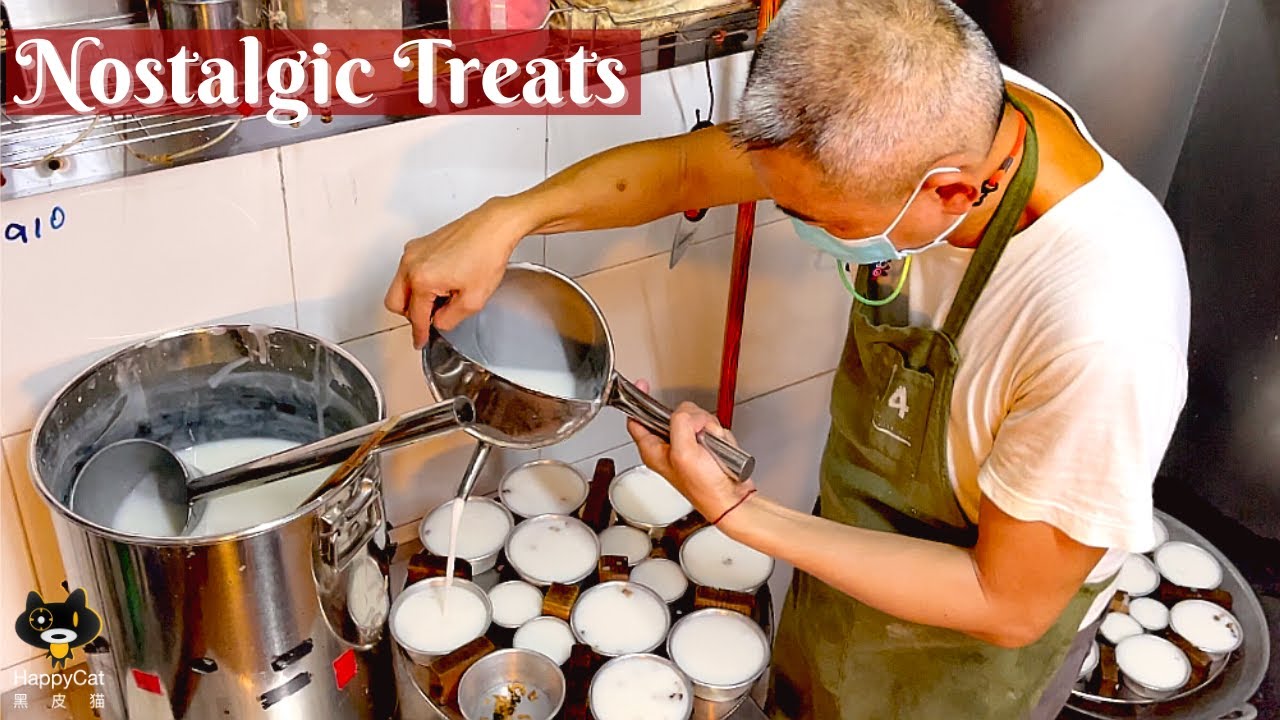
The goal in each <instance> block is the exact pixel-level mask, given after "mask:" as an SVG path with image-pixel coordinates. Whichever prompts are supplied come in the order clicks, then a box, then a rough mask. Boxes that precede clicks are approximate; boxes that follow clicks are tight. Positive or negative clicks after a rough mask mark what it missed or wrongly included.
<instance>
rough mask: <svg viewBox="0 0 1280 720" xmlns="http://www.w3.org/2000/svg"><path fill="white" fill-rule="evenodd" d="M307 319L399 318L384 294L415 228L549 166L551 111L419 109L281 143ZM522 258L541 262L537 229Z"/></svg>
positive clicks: (346, 335) (340, 329)
mask: <svg viewBox="0 0 1280 720" xmlns="http://www.w3.org/2000/svg"><path fill="white" fill-rule="evenodd" d="M281 163H282V170H283V174H284V195H285V199H286V201H287V203H288V213H289V235H290V238H291V247H292V252H293V267H294V280H295V282H296V285H297V296H298V319H299V325H300V327H301V329H303V330H306V331H309V332H314V333H316V334H318V335H321V336H323V337H328V338H336V339H339V340H347V339H350V338H354V337H360V336H363V335H368V334H370V333H374V332H378V331H380V330H386V329H389V328H393V327H396V326H398V325H402V324H403V323H404V320H403V319H402V318H400V317H399V316H396V315H392V314H391V313H389V312H387V311H386V310H385V309H384V308H383V306H382V299H383V295H384V293H385V292H386V290H387V285H388V283H390V282H391V278H392V276H393V274H394V271H395V269H396V265H397V264H398V263H399V261H400V251H401V249H402V248H403V246H404V244H405V243H406V242H407V241H409V240H410V239H412V238H415V237H418V236H420V235H425V234H427V233H428V232H430V231H432V230H435V229H437V228H439V227H440V226H442V225H445V224H447V223H448V222H450V221H452V220H453V219H455V218H457V217H458V216H459V215H462V214H463V213H465V212H467V211H468V210H471V209H473V208H475V207H477V206H478V205H480V204H481V203H482V202H484V201H485V200H486V199H488V198H490V197H492V196H494V195H505V194H510V193H514V192H518V191H520V190H524V189H525V188H527V187H529V186H531V185H535V184H537V183H539V182H541V181H542V180H543V179H544V178H545V177H546V118H545V117H544V116H530V117H524V116H517V117H493V116H467V115H449V116H441V117H429V118H420V119H417V120H410V121H406V122H401V123H397V124H394V125H386V126H383V127H378V128H372V129H369V130H364V131H361V132H356V133H347V134H344V135H337V136H334V137H330V138H325V139H322V140H316V141H312V142H307V143H300V144H298V145H290V146H288V147H285V148H282V149H281ZM515 259H517V260H529V261H534V262H542V238H541V237H531V238H528V239H526V240H525V241H524V243H522V245H521V247H520V248H519V249H518V251H517V255H516V257H515Z"/></svg>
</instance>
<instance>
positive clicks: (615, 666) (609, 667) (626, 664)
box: [587, 653, 694, 720]
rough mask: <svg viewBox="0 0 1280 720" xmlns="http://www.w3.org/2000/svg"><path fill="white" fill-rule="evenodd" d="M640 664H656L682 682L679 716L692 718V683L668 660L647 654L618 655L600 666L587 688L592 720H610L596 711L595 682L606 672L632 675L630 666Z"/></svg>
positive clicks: (684, 718)
mask: <svg viewBox="0 0 1280 720" xmlns="http://www.w3.org/2000/svg"><path fill="white" fill-rule="evenodd" d="M640 663H658V664H660V665H664V666H666V667H668V668H670V669H671V670H672V671H673V672H674V673H675V674H676V676H677V677H679V678H680V679H681V680H682V681H683V683H684V707H683V709H682V710H681V711H680V716H681V718H682V720H688V719H689V718H690V717H692V716H693V698H694V694H693V685H692V683H690V682H689V678H688V677H687V676H686V675H685V674H684V673H682V672H680V668H678V667H676V664H675V663H673V662H671V661H670V660H668V659H666V658H664V657H658V656H657V655H651V654H648V653H633V654H630V655H620V656H618V657H616V658H613V659H612V660H610V661H608V662H606V663H605V664H604V665H602V666H600V669H599V670H598V671H596V674H595V675H594V676H593V677H592V678H591V684H590V685H589V686H588V687H587V708H588V709H589V710H590V711H591V717H592V718H594V720H612V719H611V718H604V717H601V716H600V714H599V712H598V711H597V710H596V700H595V697H596V690H597V681H598V680H599V679H600V678H601V677H602V676H605V673H606V671H608V672H623V673H629V672H631V673H633V672H634V670H632V666H635V665H638V664H640Z"/></svg>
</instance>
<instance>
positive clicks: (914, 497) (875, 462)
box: [769, 98, 1105, 720]
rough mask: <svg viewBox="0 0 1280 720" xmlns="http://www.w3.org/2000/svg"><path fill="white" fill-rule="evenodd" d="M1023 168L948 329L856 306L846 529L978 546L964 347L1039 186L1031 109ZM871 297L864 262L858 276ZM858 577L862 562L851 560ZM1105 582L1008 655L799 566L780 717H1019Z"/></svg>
mask: <svg viewBox="0 0 1280 720" xmlns="http://www.w3.org/2000/svg"><path fill="white" fill-rule="evenodd" d="M1010 101H1011V102H1012V103H1013V104H1014V106H1015V107H1016V108H1017V109H1018V110H1019V111H1020V112H1022V114H1023V115H1025V116H1026V118H1027V123H1028V128H1027V138H1026V145H1025V152H1024V154H1023V161H1022V165H1021V166H1020V167H1019V168H1018V171H1017V173H1016V174H1015V175H1014V177H1013V178H1012V180H1011V182H1010V184H1009V186H1008V190H1007V191H1006V193H1005V196H1004V198H1003V199H1002V200H1001V202H1000V205H999V207H998V208H997V209H996V212H995V214H994V216H993V218H992V220H991V223H990V225H988V227H987V229H986V231H985V233H984V234H983V236H982V241H981V243H980V245H979V246H978V249H977V251H976V253H975V254H974V257H973V259H972V261H971V262H970V265H969V267H968V269H967V270H966V272H965V274H964V278H963V280H962V281H961V284H960V288H959V290H958V291H957V293H956V298H955V301H954V302H953V304H952V307H951V310H950V312H949V314H948V315H947V318H946V321H945V323H944V325H943V327H942V329H941V330H932V329H928V328H923V327H910V326H906V325H905V323H903V324H895V323H891V322H889V321H888V320H887V319H886V318H890V317H892V316H895V315H896V316H897V317H898V319H901V318H905V310H904V307H905V302H904V299H903V298H899V299H898V300H895V301H894V303H892V304H890V305H888V306H885V307H883V308H873V307H871V306H868V305H865V304H863V303H860V302H856V301H855V302H854V306H853V310H852V311H851V314H850V328H849V334H848V338H847V340H846V342H845V349H844V354H843V357H842V358H841V361H840V367H839V368H838V370H837V372H836V377H835V383H834V389H833V391H832V399H831V421H832V422H831V432H830V435H829V436H828V438H827V446H826V450H825V452H824V454H823V458H822V465H821V470H820V473H821V476H820V481H821V482H820V493H819V497H818V505H817V508H816V509H815V513H816V514H818V515H820V516H821V517H824V518H827V519H829V520H834V521H836V522H840V523H845V524H849V525H855V526H858V527H864V528H870V529H873V530H881V531H886V532H896V533H903V534H906V535H911V536H913V537H918V538H926V539H929V540H935V541H941V542H947V543H951V544H953V545H958V546H961V547H972V546H973V545H974V543H975V542H976V541H977V527H976V526H975V525H974V524H973V523H971V522H969V520H968V518H967V517H966V516H965V514H964V512H963V511H962V510H961V508H960V505H959V502H958V501H957V499H956V496H955V492H954V491H953V489H952V486H951V481H950V479H949V475H948V464H947V442H946V440H947V424H948V416H949V412H950V405H951V391H952V383H953V382H954V380H955V374H956V368H957V367H958V365H959V363H960V356H959V353H958V351H957V349H956V340H957V338H959V336H960V333H961V331H962V330H963V329H964V325H965V321H966V320H967V319H968V317H969V313H970V311H971V310H972V309H973V306H974V303H975V302H976V301H977V299H978V296H979V295H980V294H981V292H982V289H983V287H984V286H985V285H986V283H987V279H988V278H989V277H990V276H991V273H992V270H993V269H994V268H995V266H996V262H997V261H998V260H999V259H1000V255H1001V253H1002V252H1003V250H1004V248H1005V246H1006V245H1007V244H1008V242H1009V239H1010V238H1011V237H1012V236H1013V235H1014V233H1015V232H1016V231H1017V227H1018V224H1019V221H1020V219H1021V217H1022V214H1023V211H1024V210H1025V208H1026V204H1027V199H1028V197H1029V196H1030V194H1031V188H1032V187H1033V186H1034V185H1035V179H1036V172H1037V169H1038V151H1039V146H1038V143H1037V141H1036V133H1035V127H1034V124H1033V123H1032V118H1031V113H1030V112H1029V111H1028V110H1027V109H1026V107H1025V106H1023V105H1022V104H1021V103H1019V102H1018V101H1016V100H1014V99H1013V98H1010ZM857 284H858V290H859V292H860V293H861V294H863V296H864V297H865V296H867V293H868V292H869V291H870V290H871V288H870V287H869V285H870V284H871V283H870V282H869V280H868V273H867V268H863V269H862V270H861V271H860V272H859V275H858V278H857ZM849 566H850V570H851V571H855V572H856V570H857V566H858V559H857V558H856V557H851V558H849ZM1104 586H1105V583H1102V584H1096V585H1089V586H1085V587H1083V588H1082V589H1081V590H1080V591H1079V592H1078V593H1077V594H1076V596H1075V597H1074V598H1073V599H1072V600H1071V602H1070V604H1069V605H1068V606H1067V608H1066V610H1064V611H1063V613H1062V615H1061V617H1059V619H1058V621H1057V622H1056V623H1055V624H1054V626H1053V627H1052V628H1051V629H1050V630H1049V631H1048V632H1047V633H1045V635H1044V636H1043V637H1041V638H1040V639H1039V640H1038V641H1037V642H1035V643H1034V644H1032V645H1030V646H1028V647H1025V648H1020V649H1016V650H1010V649H1004V648H1000V647H997V646H995V645H991V644H989V643H985V642H982V641H980V640H977V639H974V638H972V637H970V636H968V635H965V634H963V633H960V632H956V631H954V630H948V629H944V628H938V627H931V626H925V625H919V624H915V623H911V622H907V621H904V620H900V619H898V618H895V617H893V616H891V615H888V614H885V613H883V612H880V611H879V610H876V609H874V608H871V607H869V606H867V605H864V604H862V603H860V602H858V601H856V600H854V599H853V598H851V597H849V596H848V595H846V594H844V593H842V592H840V591H839V590H836V589H834V588H832V587H830V586H828V585H826V584H825V583H823V582H821V581H820V580H817V579H815V578H813V577H812V576H810V575H808V574H805V573H802V572H799V571H797V572H796V575H795V579H794V580H793V581H792V585H791V591H790V593H788V596H787V601H786V604H785V605H784V607H783V612H782V620H781V622H780V623H779V628H778V637H777V640H776V642H775V646H774V670H773V683H772V687H771V688H770V703H769V705H770V712H771V714H772V716H773V717H775V718H790V719H792V720H801V719H809V718H816V719H817V720H837V719H839V720H863V719H873V720H885V719H887V718H911V719H912V720H934V719H935V718H936V719H938V720H982V719H983V718H991V719H993V720H1015V719H1016V718H1023V717H1025V716H1026V715H1027V713H1028V712H1029V711H1030V710H1031V709H1032V708H1033V707H1035V705H1036V703H1037V701H1038V700H1039V698H1040V695H1041V693H1042V692H1043V691H1044V689H1045V687H1046V686H1047V685H1048V683H1049V681H1050V680H1051V679H1052V677H1053V675H1054V673H1055V672H1056V671H1057V670H1058V669H1059V668H1060V667H1061V665H1062V663H1063V660H1064V658H1065V657H1066V654H1067V651H1068V649H1069V647H1070V645H1071V642H1072V640H1073V639H1074V638H1075V635H1076V632H1077V629H1078V628H1079V626H1080V622H1081V620H1082V619H1083V617H1084V615H1085V613H1086V612H1087V610H1088V608H1089V606H1090V605H1091V603H1092V602H1093V600H1094V598H1095V597H1096V596H1097V594H1098V593H1099V592H1100V591H1101V590H1102V589H1103V587H1104Z"/></svg>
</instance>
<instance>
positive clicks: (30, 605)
mask: <svg viewBox="0 0 1280 720" xmlns="http://www.w3.org/2000/svg"><path fill="white" fill-rule="evenodd" d="M42 605H44V598H42V597H40V593H38V592H36V591H35V590H32V591H31V592H29V593H27V612H31V611H32V610H35V609H36V608H38V607H40V606H42Z"/></svg>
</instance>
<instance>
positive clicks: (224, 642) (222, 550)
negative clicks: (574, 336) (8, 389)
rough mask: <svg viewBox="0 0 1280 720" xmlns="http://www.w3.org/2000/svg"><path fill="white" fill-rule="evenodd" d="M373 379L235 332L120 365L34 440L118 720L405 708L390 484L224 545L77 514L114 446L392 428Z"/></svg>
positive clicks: (40, 428) (90, 375) (365, 482)
mask: <svg viewBox="0 0 1280 720" xmlns="http://www.w3.org/2000/svg"><path fill="white" fill-rule="evenodd" d="M383 412H384V408H383V401H382V396H381V393H380V392H379V390H378V387H377V385H376V384H375V382H374V380H373V378H372V376H371V375H370V374H369V372H368V371H367V370H366V369H365V368H363V367H362V366H361V365H360V364H359V363H358V362H357V361H356V360H355V359H354V358H352V357H351V356H350V355H348V354H347V353H346V352H345V351H343V350H342V349H341V348H338V347H336V346H333V345H330V344H328V343H326V342H324V341H323V340H320V339H318V338H315V337H311V336H309V335H305V334H302V333H299V332H295V331H292V330H282V329H276V328H268V327H261V326H244V325H226V326H214V327H204V328H197V329H192V330H184V331H180V332H176V333H172V334H169V335H164V336H162V337H159V338H156V339H154V340H150V341H147V342H145V343H140V344H138V345H135V346H133V347H130V348H127V349H125V350H121V351H120V352H118V353H115V354H114V355H112V356H110V357H108V358H106V359H105V360H103V361H101V362H99V363H98V364H96V365H94V366H93V367H91V368H89V369H88V370H86V371H85V372H84V373H82V374H81V375H80V376H79V377H77V378H76V379H75V380H73V381H72V382H71V383H70V384H68V385H67V387H66V388H65V389H63V390H62V391H61V392H60V393H59V394H58V395H57V396H56V397H55V398H54V399H53V400H52V401H51V402H50V403H49V405H48V406H47V407H46V408H45V410H44V411H43V413H42V414H41V415H40V418H39V420H38V422H37V424H36V428H35V431H34V437H33V441H32V449H31V455H30V469H31V476H32V478H33V480H34V482H35V486H36V488H37V489H38V490H39V492H40V493H41V495H42V496H43V497H44V500H45V501H46V502H47V503H48V504H49V506H50V508H52V510H53V518H54V526H55V529H56V532H57V536H58V544H59V547H60V549H61V551H62V556H63V559H64V562H65V564H66V567H67V574H68V583H69V585H70V587H72V588H76V587H83V588H85V589H86V591H87V592H88V597H89V605H90V607H91V608H93V609H95V610H96V611H97V612H98V614H99V615H100V616H101V618H102V634H101V637H102V638H103V639H104V640H105V643H100V644H99V646H98V648H97V652H95V653H92V654H90V655H89V663H90V669H91V670H92V671H94V672H98V671H101V672H103V673H104V674H105V676H106V685H105V687H104V688H102V689H101V690H100V691H101V692H103V693H105V695H106V698H105V709H104V710H103V713H104V715H105V716H106V717H108V718H113V719H117V718H126V717H129V718H144V719H145V720H153V719H156V720H160V719H163V718H193V719H196V720H214V719H215V718H216V719H218V720H225V719H226V718H236V720H244V719H252V718H298V719H299V720H301V719H303V718H306V719H307V720H311V719H316V718H335V719H336V718H342V719H344V720H345V719H347V718H351V719H359V720H365V719H369V718H383V717H387V716H388V715H389V711H388V710H387V709H384V708H383V707H379V706H378V704H379V703H380V702H382V701H383V700H386V701H388V702H389V703H391V702H394V701H393V699H392V698H391V697H390V696H391V695H392V692H391V691H388V692H381V691H380V690H381V688H382V686H383V684H385V685H386V687H387V688H388V689H389V688H390V678H391V674H392V669H391V665H390V653H389V643H388V638H387V636H386V633H385V632H384V625H385V619H386V614H387V610H388V607H389V601H388V590H387V580H386V570H387V566H388V565H387V563H388V560H389V559H388V558H387V557H385V555H386V552H385V548H386V546H387V544H388V541H387V538H386V533H385V528H386V522H385V520H384V517H385V515H384V509H383V499H382V492H381V485H380V481H379V477H378V472H377V468H376V466H375V465H373V464H372V463H370V464H368V465H366V467H365V468H363V471H362V472H360V473H356V474H354V475H353V476H352V478H351V479H350V480H348V481H347V482H345V483H343V484H342V485H340V486H338V487H336V488H334V489H333V490H331V491H330V492H328V493H326V494H324V495H322V496H321V497H319V498H317V499H315V500H314V501H312V502H310V503H308V504H306V505H305V506H303V507H300V508H298V509H297V510H295V511H293V512H291V513H287V514H285V515H284V516H282V517H279V518H277V519H275V520H271V521H269V522H265V523H262V524H260V525H257V526H256V527H251V528H248V529H245V530H242V531H239V532H235V533H231V534H228V535H224V536H218V537H198V538H186V537H177V538H174V537H145V536H140V535H130V534H124V533H120V532H116V531H114V530H111V529H109V528H106V527H102V526H100V525H95V524H93V523H91V522H89V521H87V520H85V519H84V518H81V517H79V516H77V515H76V514H75V513H73V512H71V510H70V509H69V508H68V505H67V502H66V500H67V493H68V490H69V489H70V486H71V483H72V481H73V479H74V478H75V477H76V475H77V473H78V471H79V469H80V467H81V466H82V465H83V463H84V462H85V461H86V460H87V459H88V458H89V456H91V455H92V454H93V453H94V452H96V451H97V450H99V449H101V448H102V447H103V446H105V445H107V444H109V443H112V442H115V441H117V440H121V439H124V438H129V437H142V438H147V439H151V440H155V441H157V442H161V443H164V444H165V445H168V446H169V447H171V448H174V449H182V448H185V447H189V446H191V445H194V444H198V443H202V442H208V441H213V440H219V439H229V438H237V437H275V438H281V439H287V440H292V441H297V442H308V441H312V440H316V439H319V438H320V437H324V436H328V435H332V434H335V433H339V432H342V431H344V430H349V429H351V428H355V427H358V426H360V425H363V424H366V423H369V422H373V421H375V420H377V419H379V418H381V417H382V416H383Z"/></svg>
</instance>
